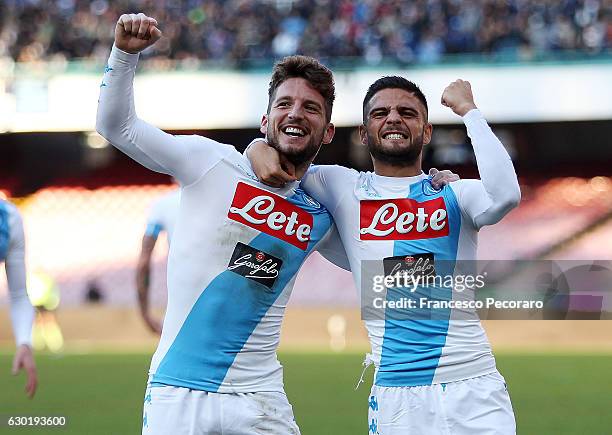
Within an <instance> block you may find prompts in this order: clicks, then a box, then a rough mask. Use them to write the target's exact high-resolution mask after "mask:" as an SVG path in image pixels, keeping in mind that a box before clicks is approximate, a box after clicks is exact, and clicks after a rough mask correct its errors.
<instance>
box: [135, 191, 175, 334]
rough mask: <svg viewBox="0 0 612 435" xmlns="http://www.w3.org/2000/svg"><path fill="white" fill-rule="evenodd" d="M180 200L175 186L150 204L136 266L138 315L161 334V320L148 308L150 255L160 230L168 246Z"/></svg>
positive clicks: (152, 329) (155, 331) (149, 326)
mask: <svg viewBox="0 0 612 435" xmlns="http://www.w3.org/2000/svg"><path fill="white" fill-rule="evenodd" d="M180 200H181V192H180V190H179V189H178V188H177V189H174V190H172V191H170V192H168V193H166V194H165V195H163V196H162V197H160V198H158V199H157V200H156V201H155V203H154V204H153V205H152V206H151V210H150V212H149V216H148V219H147V228H146V230H145V234H144V236H143V237H142V245H141V248H140V255H139V257H138V265H137V266H136V289H137V290H138V306H139V307H140V315H141V316H142V319H143V320H144V322H145V324H146V325H147V327H148V328H149V329H150V330H151V331H152V332H154V333H156V334H161V330H162V327H161V322H160V321H159V320H158V319H156V318H155V317H154V316H153V314H152V313H151V312H150V309H149V284H150V282H151V257H152V255H153V250H154V249H155V244H156V243H157V238H158V237H159V234H160V233H161V232H165V233H166V239H167V241H168V247H170V243H171V241H172V233H173V232H174V224H175V222H176V217H177V215H178V209H179V204H180Z"/></svg>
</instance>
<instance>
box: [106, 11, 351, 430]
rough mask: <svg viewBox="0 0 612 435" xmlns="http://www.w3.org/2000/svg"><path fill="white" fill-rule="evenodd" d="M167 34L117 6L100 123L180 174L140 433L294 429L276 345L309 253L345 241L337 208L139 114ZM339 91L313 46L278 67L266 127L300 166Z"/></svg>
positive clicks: (136, 155) (139, 155) (325, 131)
mask: <svg viewBox="0 0 612 435" xmlns="http://www.w3.org/2000/svg"><path fill="white" fill-rule="evenodd" d="M160 37H161V31H160V30H159V28H158V24H157V21H156V20H155V19H153V18H150V17H147V16H146V15H144V14H126V15H122V16H121V17H120V18H119V20H118V22H117V25H116V28H115V45H114V47H113V49H112V51H111V55H110V58H109V61H108V65H107V67H106V68H105V74H104V79H103V83H102V86H101V89H100V99H99V105H98V117H97V122H96V128H97V130H98V132H99V133H100V134H101V135H102V136H104V137H105V138H106V139H107V140H108V141H109V142H110V143H112V144H113V145H114V146H116V147H117V148H118V149H119V150H121V151H123V152H124V153H126V154H127V155H128V156H130V157H132V158H133V159H135V160H136V161H138V162H139V163H141V164H142V165H144V166H145V167H147V168H149V169H152V170H155V171H157V172H162V173H165V174H169V175H172V176H174V177H175V178H176V180H178V182H179V183H180V186H181V194H180V205H179V211H178V216H177V221H176V226H175V229H174V234H173V238H172V244H171V246H170V253H169V256H168V282H167V284H168V304H167V308H166V316H165V318H164V322H163V327H162V332H161V338H160V342H159V345H158V348H157V351H156V352H155V355H154V356H153V359H152V362H151V367H150V371H149V381H148V384H147V392H146V396H145V404H144V413H143V429H142V431H143V433H144V434H160V435H161V434H163V435H167V434H170V433H172V434H176V435H179V434H191V433H224V434H258V433H274V434H282V435H285V434H298V433H299V429H298V426H297V424H296V422H295V420H294V418H293V411H292V408H291V405H290V404H289V401H288V400H287V397H286V395H285V393H284V386H283V370H282V366H281V365H280V363H279V361H278V359H277V356H276V348H277V347H278V343H279V337H280V328H281V323H282V320H283V316H284V312H285V307H286V304H287V301H288V299H289V296H290V294H291V291H292V288H293V284H294V282H295V278H296V275H297V271H298V269H299V268H300V266H301V265H302V263H303V262H304V261H305V259H306V257H307V256H308V255H309V254H310V253H312V252H313V251H315V250H319V251H320V252H323V253H325V250H326V248H329V247H332V246H335V248H334V249H333V251H334V252H340V253H341V255H342V254H343V251H342V247H341V245H340V243H339V241H338V242H334V240H333V234H334V233H333V229H334V227H333V222H332V219H331V217H330V214H329V212H328V211H327V210H326V209H325V208H324V207H322V206H321V205H320V204H319V203H318V202H317V201H315V200H313V199H312V198H310V197H309V196H308V195H306V194H305V193H304V192H303V191H302V190H301V188H300V186H299V183H297V182H294V183H289V184H287V185H286V186H285V187H283V188H280V189H270V188H268V187H267V186H265V185H264V184H262V183H260V182H259V181H258V180H257V177H256V176H255V174H254V173H253V172H252V170H251V168H250V164H249V161H248V159H246V157H244V156H243V155H242V154H241V153H239V152H237V151H236V149H235V148H234V147H233V146H231V145H224V144H220V143H217V142H215V141H213V140H210V139H207V138H204V137H201V136H198V135H189V136H174V135H171V134H167V133H165V132H163V131H161V130H159V129H157V128H155V127H154V126H152V125H150V124H147V123H146V122H144V121H143V120H141V119H139V118H138V116H137V115H136V109H135V105H134V90H133V84H132V81H133V77H134V72H135V69H136V65H137V62H138V57H139V53H140V52H141V51H142V50H144V49H145V48H146V47H148V46H150V45H152V44H154V43H155V41H157V40H158V39H159V38H160ZM334 96H335V95H334V83H333V76H332V74H331V71H329V69H327V68H326V67H324V66H323V65H321V64H320V63H319V62H317V61H316V60H315V59H312V58H308V57H304V56H293V57H288V58H285V59H283V60H282V61H280V62H279V63H277V64H276V65H275V67H274V70H273V74H272V80H271V82H270V87H269V108H268V112H267V113H266V114H264V115H263V117H262V123H261V128H262V131H266V132H269V133H270V136H271V137H275V138H277V139H276V142H277V143H278V148H279V149H280V150H281V151H282V152H283V153H285V154H286V156H287V158H288V159H291V160H292V161H294V162H296V163H297V164H303V163H305V161H303V160H302V159H312V158H314V155H315V154H316V152H317V151H318V148H319V147H320V146H321V145H322V144H323V143H329V142H330V141H331V139H332V137H333V134H334V126H333V125H332V124H331V123H330V117H331V110H332V104H333V101H334ZM308 163H310V161H309V160H308ZM339 261H344V262H345V263H346V259H345V257H344V260H342V259H340V260H339ZM345 267H348V266H345Z"/></svg>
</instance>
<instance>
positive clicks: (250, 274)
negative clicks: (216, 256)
mask: <svg viewBox="0 0 612 435" xmlns="http://www.w3.org/2000/svg"><path fill="white" fill-rule="evenodd" d="M282 265H283V261H282V260H281V259H279V258H276V257H275V256H273V255H270V254H268V253H266V252H263V251H258V250H257V249H254V248H253V247H251V246H249V245H245V244H244V243H240V242H238V244H237V245H236V248H234V253H233V254H232V258H231V259H230V262H229V264H228V265H227V270H231V271H232V272H234V273H237V274H238V275H241V276H244V277H245V278H248V279H252V280H253V281H257V282H258V283H260V284H263V285H265V286H266V287H268V288H272V286H273V285H274V283H275V282H276V278H278V273H279V272H280V268H281V266H282Z"/></svg>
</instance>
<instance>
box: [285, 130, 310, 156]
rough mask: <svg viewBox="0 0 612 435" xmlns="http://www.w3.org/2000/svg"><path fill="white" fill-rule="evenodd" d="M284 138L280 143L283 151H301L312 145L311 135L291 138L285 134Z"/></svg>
mask: <svg viewBox="0 0 612 435" xmlns="http://www.w3.org/2000/svg"><path fill="white" fill-rule="evenodd" d="M283 136H284V137H282V138H281V140H280V141H279V145H280V147H281V149H284V150H287V151H289V150H293V151H298V152H299V151H301V150H303V149H305V148H306V147H308V144H309V143H310V135H304V136H289V135H286V134H284V135H283Z"/></svg>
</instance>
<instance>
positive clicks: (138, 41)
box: [115, 13, 162, 54]
mask: <svg viewBox="0 0 612 435" xmlns="http://www.w3.org/2000/svg"><path fill="white" fill-rule="evenodd" d="M161 36H162V32H161V30H159V29H158V28H157V20H156V19H155V18H151V17H148V16H146V15H145V14H143V13H140V14H123V15H121V16H120V17H119V20H117V25H116V26H115V46H116V47H117V48H119V49H121V50H123V51H127V52H128V53H134V54H135V53H140V52H141V51H142V50H144V49H145V48H147V47H149V46H151V45H153V44H155V42H157V40H158V39H159V38H161Z"/></svg>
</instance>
